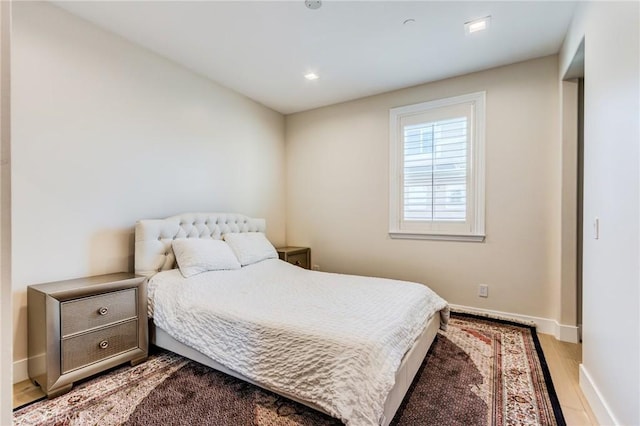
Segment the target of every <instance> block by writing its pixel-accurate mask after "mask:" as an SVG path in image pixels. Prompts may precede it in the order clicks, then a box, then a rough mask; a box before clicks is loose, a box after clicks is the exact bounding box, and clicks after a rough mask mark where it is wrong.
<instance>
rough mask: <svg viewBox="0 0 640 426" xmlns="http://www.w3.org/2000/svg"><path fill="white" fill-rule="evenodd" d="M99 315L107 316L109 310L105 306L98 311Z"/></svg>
mask: <svg viewBox="0 0 640 426" xmlns="http://www.w3.org/2000/svg"><path fill="white" fill-rule="evenodd" d="M98 313H99V314H100V315H107V314H108V313H109V308H107V307H106V306H103V307H102V308H100V309H98Z"/></svg>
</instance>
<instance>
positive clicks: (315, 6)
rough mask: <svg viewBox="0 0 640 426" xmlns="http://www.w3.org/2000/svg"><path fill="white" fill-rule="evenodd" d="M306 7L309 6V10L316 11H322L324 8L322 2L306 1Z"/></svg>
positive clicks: (315, 0) (319, 0) (317, 0)
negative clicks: (321, 8)
mask: <svg viewBox="0 0 640 426" xmlns="http://www.w3.org/2000/svg"><path fill="white" fill-rule="evenodd" d="M304 5H305V6H307V9H311V10H316V9H320V6H322V1H321V0H304Z"/></svg>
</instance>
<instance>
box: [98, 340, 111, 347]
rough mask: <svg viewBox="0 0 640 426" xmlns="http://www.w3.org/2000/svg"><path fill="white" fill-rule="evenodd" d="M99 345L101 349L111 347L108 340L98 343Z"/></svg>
mask: <svg viewBox="0 0 640 426" xmlns="http://www.w3.org/2000/svg"><path fill="white" fill-rule="evenodd" d="M98 346H100V349H107V348H108V347H109V342H107V341H106V340H103V341H102V342H100V343H99V344H98Z"/></svg>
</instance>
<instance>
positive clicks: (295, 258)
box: [287, 253, 309, 269]
mask: <svg viewBox="0 0 640 426" xmlns="http://www.w3.org/2000/svg"><path fill="white" fill-rule="evenodd" d="M307 258H308V256H307V253H300V254H290V255H289V256H287V262H289V263H291V264H292V265H296V266H300V267H301V268H305V269H309V262H308V260H307Z"/></svg>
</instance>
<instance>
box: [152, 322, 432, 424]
mask: <svg viewBox="0 0 640 426" xmlns="http://www.w3.org/2000/svg"><path fill="white" fill-rule="evenodd" d="M439 328H440V315H439V313H438V312H436V313H435V315H433V316H432V317H431V319H430V320H429V322H428V323H427V326H426V327H425V329H424V331H423V332H422V334H420V336H419V337H418V338H417V339H416V341H415V343H414V344H413V346H412V347H411V349H409V351H407V353H406V354H405V356H404V358H403V359H402V363H401V364H400V368H399V369H398V372H397V373H396V383H395V385H394V386H393V388H392V389H391V391H390V392H389V395H388V396H387V400H386V401H385V404H384V414H383V416H382V419H381V422H380V424H381V425H382V426H387V425H388V424H389V423H391V420H393V417H394V416H395V414H396V411H398V408H399V407H400V404H401V403H402V400H403V399H404V396H405V394H406V393H407V390H408V389H409V386H411V382H413V379H414V377H415V375H416V373H417V372H418V369H419V368H420V365H422V361H423V360H424V357H425V356H426V355H427V352H428V350H429V348H430V347H431V344H432V343H433V340H434V339H435V337H436V334H437V333H438V329H439ZM149 337H150V340H151V343H152V344H154V345H156V346H158V347H160V348H163V349H167V350H169V351H171V352H174V353H177V354H178V355H182V356H184V357H186V358H189V359H192V360H194V361H196V362H199V363H200V364H204V365H206V366H208V367H211V368H213V369H215V370H218V371H221V372H223V373H225V374H228V375H230V376H233V377H235V378H237V379H240V380H243V381H245V382H248V383H251V384H254V385H256V386H258V387H261V388H263V389H267V390H268V391H271V392H274V393H277V394H278V395H282V396H284V397H285V398H289V399H292V400H294V401H296V402H299V403H300V404H304V405H306V406H307V407H310V408H313V409H314V410H317V411H320V412H322V413H325V414H328V415H331V414H330V413H327V412H326V411H325V410H324V409H323V408H321V407H318V406H317V405H315V404H313V403H311V402H308V401H303V400H301V399H299V398H297V397H295V396H294V395H290V394H288V393H286V392H282V391H279V390H276V389H271V388H270V387H269V386H265V385H263V384H261V383H257V382H255V381H253V380H251V379H248V378H247V377H245V376H243V375H242V374H239V373H237V372H235V371H233V370H231V369H229V368H227V367H225V366H224V365H222V364H220V363H218V362H216V361H214V360H213V359H211V358H209V357H207V356H206V355H204V354H202V353H201V352H198V351H196V350H195V349H193V348H191V347H189V346H187V345H185V344H183V343H180V342H179V341H177V340H176V339H174V338H173V337H171V336H170V335H169V334H168V333H167V332H166V331H164V330H163V329H161V328H160V327H156V326H155V324H153V321H152V320H151V319H150V320H149Z"/></svg>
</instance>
